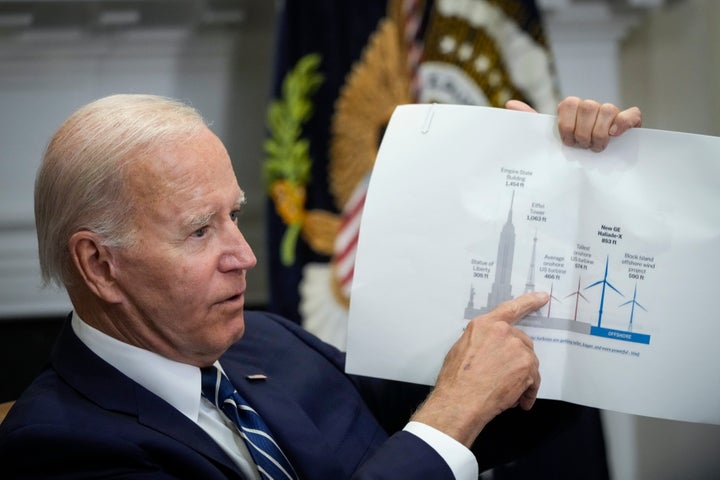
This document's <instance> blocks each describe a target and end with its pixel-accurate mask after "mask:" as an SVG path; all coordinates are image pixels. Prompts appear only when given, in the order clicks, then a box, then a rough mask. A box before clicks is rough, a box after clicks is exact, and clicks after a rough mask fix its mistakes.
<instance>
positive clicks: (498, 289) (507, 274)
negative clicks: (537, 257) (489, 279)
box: [487, 192, 515, 310]
mask: <svg viewBox="0 0 720 480" xmlns="http://www.w3.org/2000/svg"><path fill="white" fill-rule="evenodd" d="M514 202H515V192H513V194H512V198H511V199H510V209H509V210H508V215H507V221H506V222H505V225H504V226H503V228H502V232H500V241H499V242H498V252H497V261H496V262H495V281H493V284H492V289H491V290H490V293H488V301H487V309H488V310H492V309H493V308H495V307H497V306H498V305H500V304H501V303H502V302H504V301H505V300H510V299H511V298H513V297H512V285H511V276H512V269H513V257H514V255H515V226H514V225H513V223H512V214H513V203H514Z"/></svg>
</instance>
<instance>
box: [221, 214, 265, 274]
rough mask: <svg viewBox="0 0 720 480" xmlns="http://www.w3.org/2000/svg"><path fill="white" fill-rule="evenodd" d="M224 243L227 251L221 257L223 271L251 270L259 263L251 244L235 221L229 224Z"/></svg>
mask: <svg viewBox="0 0 720 480" xmlns="http://www.w3.org/2000/svg"><path fill="white" fill-rule="evenodd" d="M224 243H225V245H224V250H225V251H224V252H223V255H222V257H221V259H220V270H221V271H231V270H249V269H251V268H253V267H254V266H255V265H256V264H257V258H255V254H254V253H253V251H252V248H251V247H250V244H249V243H248V242H247V240H245V237H244V236H243V234H242V232H241V231H240V229H239V228H238V227H237V225H235V224H234V223H231V224H230V225H229V226H228V231H227V234H226V235H225V241H224Z"/></svg>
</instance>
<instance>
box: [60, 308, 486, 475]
mask: <svg viewBox="0 0 720 480" xmlns="http://www.w3.org/2000/svg"><path fill="white" fill-rule="evenodd" d="M72 328H73V331H74V332H75V335H77V336H78V338H79V339H80V340H81V341H82V342H83V343H84V344H85V345H86V346H87V347H88V348H89V349H90V350H92V351H93V352H94V353H95V354H96V355H98V356H99V357H101V358H102V359H103V360H105V361H106V362H108V363H109V364H110V365H112V366H113V367H115V368H117V369H118V370H119V371H120V372H122V373H123V374H124V375H126V376H127V377H129V378H130V379H132V380H133V381H135V382H137V383H139V384H140V385H142V386H143V387H145V388H146V389H147V390H149V391H151V392H152V393H154V394H155V395H157V396H158V397H160V398H162V399H163V400H165V401H166V402H167V403H169V404H170V405H172V406H173V407H174V408H176V409H177V410H178V411H179V412H180V413H182V414H183V415H185V416H186V417H187V418H189V419H190V420H191V421H193V422H195V423H196V424H197V425H198V426H199V427H200V428H202V429H203V430H205V432H207V434H208V435H210V437H212V438H213V439H214V440H215V441H216V442H217V443H218V445H219V446H220V447H221V448H222V449H223V450H224V451H225V453H227V454H228V456H229V457H230V458H232V459H233V461H234V462H235V463H236V464H237V465H238V467H239V468H240V470H242V472H243V474H245V475H246V476H247V477H248V478H252V479H255V480H260V474H259V473H258V470H257V467H256V466H255V462H254V461H253V459H252V457H251V455H250V452H249V451H248V449H247V446H246V445H245V442H244V441H243V439H242V438H241V437H240V435H238V433H237V430H236V429H235V426H234V424H233V423H232V422H231V421H230V420H229V419H228V418H227V417H225V415H224V414H223V413H222V412H221V411H220V410H218V409H217V408H215V406H214V405H213V404H212V403H210V402H209V401H208V400H207V399H205V398H204V397H202V394H201V380H200V369H199V368H198V367H195V366H193V365H187V364H184V363H180V362H176V361H174V360H170V359H168V358H165V357H163V356H161V355H158V354H156V353H153V352H150V351H149V350H144V349H142V348H138V347H135V346H133V345H130V344H127V343H124V342H121V341H119V340H117V339H115V338H112V337H111V336H109V335H106V334H104V333H103V332H101V331H99V330H97V329H96V328H93V327H91V326H90V325H88V324H87V323H85V322H84V321H83V320H82V319H81V318H80V316H79V315H78V314H77V312H74V311H73V314H72ZM215 366H217V367H218V368H220V369H222V367H220V364H219V363H218V362H215ZM403 430H405V431H407V432H409V433H411V434H413V435H415V436H417V437H419V438H420V439H422V440H423V441H424V442H426V443H427V444H428V445H430V446H431V447H432V448H433V449H434V450H435V451H437V452H438V454H440V456H442V458H443V459H444V460H445V461H446V462H447V464H448V465H449V466H450V469H451V470H452V472H453V474H454V475H455V478H456V479H457V480H475V479H477V478H478V464H477V461H476V460H475V456H474V455H473V454H472V452H470V450H468V449H467V448H465V446H464V445H462V444H461V443H459V442H458V441H456V440H455V439H454V438H452V437H450V436H448V435H446V434H444V433H442V432H440V431H439V430H436V429H434V428H432V427H430V426H428V425H425V424H423V423H419V422H410V423H408V424H407V425H406V426H405V428H404V429H403Z"/></svg>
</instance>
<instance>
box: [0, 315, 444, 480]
mask: <svg viewBox="0 0 720 480" xmlns="http://www.w3.org/2000/svg"><path fill="white" fill-rule="evenodd" d="M245 321H246V328H245V335H244V337H243V338H242V339H241V340H240V341H239V342H237V343H236V344H235V345H234V346H233V347H231V348H230V349H229V350H228V351H227V352H226V353H225V354H224V355H223V356H222V357H221V358H220V362H221V364H222V365H223V368H224V370H225V371H226V373H227V374H228V377H229V378H230V380H231V382H232V383H233V384H234V385H235V386H236V388H237V389H238V391H239V392H240V393H241V394H242V395H243V396H244V397H245V398H246V399H247V400H248V402H249V403H250V404H251V405H253V406H254V407H255V408H256V409H257V410H258V411H259V413H260V415H262V417H263V418H264V420H265V421H266V423H267V424H268V425H269V427H270V429H271V431H272V432H273V435H274V436H275V438H276V440H277V441H278V443H279V444H280V446H281V448H282V449H283V451H284V452H285V453H286V455H287V456H288V457H289V459H290V461H291V462H292V464H293V466H294V467H295V469H296V471H297V472H298V474H299V475H300V477H301V478H303V479H308V480H324V479H326V480H340V479H345V478H357V479H366V478H367V479H384V478H388V479H397V478H428V479H438V480H440V479H445V478H447V479H451V478H453V477H452V473H451V471H450V469H449V467H448V466H447V464H446V463H445V462H444V461H443V460H442V458H440V457H439V456H438V455H437V453H436V452H435V451H434V450H432V449H431V448H430V447H429V446H428V445H427V444H425V443H424V442H423V441H421V440H420V439H419V438H417V437H415V436H414V435H412V434H410V433H407V432H402V431H400V432H397V433H394V434H393V435H391V436H388V433H386V429H385V428H383V426H382V425H380V423H379V422H378V420H377V418H378V417H377V416H376V415H374V414H373V413H372V411H371V410H370V407H369V406H368V405H377V406H378V407H381V410H382V411H383V414H382V415H380V418H382V417H386V418H396V417H397V416H400V417H404V418H401V420H400V423H399V424H400V425H401V424H402V423H404V422H405V421H406V420H407V417H408V416H409V414H410V412H411V411H412V408H414V406H415V405H414V404H413V402H414V400H410V399H413V398H414V397H415V395H414V394H413V395H409V396H407V397H404V396H403V395H402V394H400V395H399V396H398V395H394V394H393V393H392V392H391V393H389V394H388V393H387V392H385V393H384V392H383V388H382V385H383V382H377V381H373V380H371V379H363V378H355V377H351V376H348V375H346V374H345V373H344V371H343V363H344V356H343V354H342V353H341V352H339V351H337V350H336V349H334V348H332V347H330V346H328V345H326V344H325V343H323V342H321V341H320V340H318V339H317V338H315V337H313V336H312V335H310V334H308V333H307V332H305V331H304V330H303V329H302V328H300V327H298V326H297V325H296V324H294V323H292V322H289V321H287V320H284V319H282V318H279V317H276V316H273V315H270V314H263V313H257V312H246V314H245ZM258 373H262V374H264V375H266V376H267V379H266V380H259V381H258V380H255V381H250V380H248V379H247V376H248V375H252V374H258ZM398 405H399V407H398V408H396V406H398ZM389 410H395V411H393V412H391V411H389ZM398 412H399V413H398ZM394 427H396V425H393V426H392V428H394ZM0 465H2V467H1V468H2V470H3V472H5V473H9V475H10V477H13V478H19V477H22V478H33V477H47V476H57V477H65V478H73V479H77V478H91V477H92V478H97V477H112V478H125V477H128V478H143V477H146V478H188V479H216V478H217V479H219V478H243V476H242V474H241V473H240V471H239V470H238V469H237V467H236V466H235V464H234V463H233V462H232V461H231V460H230V459H229V458H228V456H227V455H226V454H225V453H224V452H223V451H222V449H221V448H220V447H219V446H218V445H217V444H216V443H215V442H214V441H213V440H212V439H211V438H210V437H209V436H208V435H207V434H206V433H205V432H204V431H203V430H202V429H201V428H200V427H198V426H197V425H196V424H195V423H193V422H192V421H190V420H189V419H188V418H187V417H185V416H184V415H182V414H181V413H179V412H178V411H177V410H175V409H174V408H172V407H170V406H169V405H168V404H167V403H166V402H165V401H163V400H162V399H160V398H159V397H157V396H156V395H154V394H153V393H151V392H149V391H148V390H146V389H145V388H143V387H142V386H140V385H138V384H137V383H135V382H134V381H132V380H130V379H129V378H128V377H126V376H125V375H123V374H122V373H120V372H119V371H118V370H117V369H115V368H114V367H112V366H111V365H109V364H108V363H107V362H105V361H104V360H102V359H101V358H99V357H98V356H97V355H95V354H94V353H93V352H92V351H90V350H89V349H88V348H87V347H86V346H85V345H84V344H83V343H82V342H81V341H80V340H79V339H78V338H77V336H76V335H75V334H74V333H73V331H72V328H71V327H70V323H69V321H68V322H66V324H65V326H64V327H63V330H62V332H61V333H60V335H59V338H58V340H57V342H56V345H55V347H54V349H53V352H52V356H51V365H50V366H49V367H48V368H47V369H46V370H45V371H44V372H42V373H41V374H40V376H39V377H38V378H37V379H36V380H35V381H34V382H33V383H32V384H31V386H30V387H29V388H28V389H27V390H26V391H25V392H24V393H23V395H22V396H21V397H20V398H19V399H18V401H17V402H16V403H15V405H14V407H13V408H12V410H11V412H10V414H9V415H8V417H7V418H6V419H5V421H4V422H3V424H2V425H1V426H0ZM5 478H7V477H5Z"/></svg>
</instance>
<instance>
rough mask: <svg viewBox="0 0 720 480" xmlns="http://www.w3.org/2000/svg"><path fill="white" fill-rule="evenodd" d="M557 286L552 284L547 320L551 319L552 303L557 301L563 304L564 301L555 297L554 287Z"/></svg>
mask: <svg viewBox="0 0 720 480" xmlns="http://www.w3.org/2000/svg"><path fill="white" fill-rule="evenodd" d="M554 286H555V283H554V282H553V283H551V284H550V300H549V301H548V312H547V318H550V307H551V306H552V301H553V300H557V301H558V302H560V303H562V300H560V299H559V298H557V297H556V296H555V295H553V287H554Z"/></svg>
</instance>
